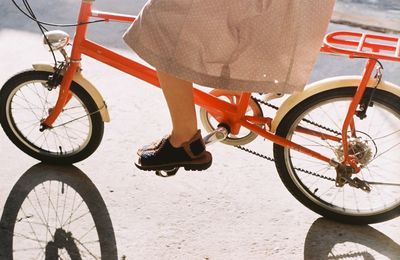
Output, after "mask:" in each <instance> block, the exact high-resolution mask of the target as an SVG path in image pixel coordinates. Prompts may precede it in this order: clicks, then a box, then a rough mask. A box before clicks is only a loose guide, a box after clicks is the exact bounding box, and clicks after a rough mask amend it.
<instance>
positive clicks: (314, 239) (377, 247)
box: [304, 218, 400, 260]
mask: <svg viewBox="0 0 400 260" xmlns="http://www.w3.org/2000/svg"><path fill="white" fill-rule="evenodd" d="M399 257H400V245H399V244H397V243H396V242H395V241H393V240H392V239H391V238H389V237H388V236H386V235H385V234H383V233H381V232H380V231H378V230H376V229H374V228H373V227H371V226H354V225H346V224H341V223H337V222H334V221H330V220H327V219H325V218H319V219H317V220H316V221H315V222H314V223H313V224H312V225H311V227H310V230H309V231H308V234H307V237H306V240H305V243H304V259H306V260H312V259H318V260H322V259H382V258H385V259H399Z"/></svg>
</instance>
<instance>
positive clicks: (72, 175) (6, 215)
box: [0, 163, 118, 260]
mask: <svg viewBox="0 0 400 260" xmlns="http://www.w3.org/2000/svg"><path fill="white" fill-rule="evenodd" d="M48 182H49V183H51V182H58V183H62V185H63V186H62V187H63V189H65V190H66V194H64V195H65V197H67V196H69V197H70V198H71V197H72V198H73V199H74V203H76V205H78V203H77V202H75V200H76V201H77V200H78V199H76V197H77V196H78V195H79V196H80V197H81V198H82V202H81V204H85V205H86V207H87V209H88V211H89V212H88V213H90V216H91V218H92V221H93V223H94V228H95V230H96V232H97V233H96V234H97V237H96V238H98V241H96V243H98V245H99V247H100V250H99V251H100V252H97V251H96V253H101V259H110V260H117V259H118V254H117V246H116V240H115V234H114V229H113V226H112V222H111V219H110V215H109V213H108V210H107V207H106V204H105V202H104V200H103V198H102V197H101V195H100V193H99V191H98V190H97V188H96V186H95V185H94V184H93V182H92V181H91V180H90V179H89V178H88V177H87V176H86V175H85V174H84V173H83V172H82V171H81V170H79V169H78V168H76V167H75V166H72V165H71V166H56V165H46V164H43V163H39V164H37V165H34V166H33V167H31V168H30V169H29V170H28V171H26V172H25V173H24V174H23V175H22V176H21V178H20V179H19V180H18V181H17V183H16V184H15V185H14V187H13V188H12V190H11V192H10V194H9V196H8V198H7V200H6V203H5V206H4V211H3V214H2V217H1V219H0V259H7V260H12V259H22V258H18V257H17V256H20V257H23V259H28V256H29V257H34V256H35V253H36V255H37V254H38V252H39V254H41V255H42V256H43V257H44V256H45V254H46V253H47V252H41V251H43V250H44V248H42V249H40V248H39V249H38V250H32V248H33V247H32V246H31V245H32V243H30V244H29V247H27V248H26V249H25V250H26V251H24V250H23V249H24V248H21V245H25V244H24V242H26V241H27V239H29V237H31V236H32V237H35V238H36V239H37V240H38V241H33V242H35V243H33V244H36V242H38V243H39V241H40V243H42V239H39V238H43V237H44V235H43V234H40V233H38V234H36V233H35V231H41V232H43V231H44V232H45V233H46V232H47V231H46V229H44V230H43V227H42V226H44V224H45V223H44V222H42V223H41V224H42V225H40V226H39V228H35V227H36V226H37V225H38V223H37V222H39V221H41V220H46V219H45V217H47V222H46V225H47V228H49V229H51V231H52V233H53V232H54V230H55V228H56V226H54V225H55V224H57V223H53V222H52V221H50V219H51V217H50V218H49V217H48V216H49V215H50V216H51V214H50V213H49V212H46V210H47V211H51V210H54V209H57V210H58V209H61V206H63V207H64V210H65V208H67V209H68V205H65V201H64V204H62V203H61V201H62V200H61V199H60V203H59V204H60V207H58V204H57V207H54V205H53V208H52V207H49V208H47V209H46V206H47V205H46V203H47V201H46V202H45V203H43V205H44V207H40V209H39V207H38V209H37V211H36V209H35V210H29V209H27V208H26V207H25V206H26V205H28V206H29V205H32V206H33V205H36V204H29V203H32V202H31V200H32V201H33V203H35V201H34V200H35V199H36V200H40V198H44V199H45V200H46V199H48V201H52V198H53V203H55V200H54V199H55V197H54V196H52V195H55V192H54V185H53V191H51V192H49V193H48V194H47V193H45V194H46V195H48V196H49V197H48V198H47V197H46V196H44V197H41V196H40V194H39V199H38V198H37V197H36V198H35V196H33V195H32V196H31V199H29V197H30V195H31V193H32V192H34V193H35V195H36V191H37V190H38V191H39V192H38V193H40V190H41V189H43V185H44V183H48ZM44 186H47V185H46V184H45V185H44ZM65 186H66V187H65ZM69 187H70V188H72V190H73V191H75V193H76V194H75V195H73V196H71V193H72V192H71V189H69ZM48 191H49V189H47V190H46V192H48ZM68 192H69V194H68ZM57 196H59V194H57ZM28 202H29V203H28ZM81 204H79V207H78V206H75V207H74V206H72V207H71V209H72V210H73V209H75V210H77V209H78V208H82V207H84V206H81ZM39 205H40V202H39ZM41 210H42V211H41ZM85 210H86V208H85ZM60 211H61V210H60ZM29 213H31V214H29ZM74 213H75V212H74ZM62 214H63V216H64V215H65V216H68V214H66V213H65V212H62ZM28 215H29V216H28ZM59 215H61V212H60V214H59ZM86 216H87V215H86ZM90 216H87V217H88V218H90ZM75 217H76V216H75V215H74V218H75ZM70 218H72V211H71V215H70ZM78 220H80V221H81V222H82V219H78ZM24 221H25V222H29V225H28V224H26V223H24ZM56 222H57V221H56ZM61 222H62V223H67V222H64V221H61ZM18 225H23V227H27V228H26V229H24V228H23V227H22V228H18ZM35 225H36V226H35ZM77 225H78V227H79V228H86V229H88V230H90V232H94V230H92V229H91V226H92V224H91V225H87V226H85V225H84V224H77ZM32 226H33V227H32ZM66 226H67V224H65V227H66ZM65 227H63V228H65ZM68 227H71V230H68V229H67V231H71V232H72V233H74V232H76V231H75V230H72V229H73V228H72V226H70V223H69V224H68ZM75 227H76V226H75ZM16 229H18V230H22V231H24V232H25V234H19V233H18V234H17V233H16ZM65 229H66V228H65ZM86 229H85V230H84V232H86ZM33 234H35V236H34V235H33ZM75 234H77V233H75ZM14 239H17V241H14ZM86 239H87V238H86ZM49 240H50V237H48V239H47V240H46V241H45V242H46V243H48V242H52V241H49ZM14 242H18V243H14ZM28 242H29V241H28ZM86 243H89V242H87V241H86ZM91 243H93V241H91ZM82 244H83V245H85V241H82ZM78 245H80V244H78ZM88 245H89V246H90V244H86V247H83V246H82V247H80V250H82V251H83V253H87V252H86V251H85V250H88V248H89V246H88ZM16 247H17V249H18V250H16ZM43 247H44V246H43ZM92 247H93V245H92ZM96 249H97V248H96ZM60 250H61V249H60ZM20 251H21V252H22V254H23V255H22V256H21V255H18V252H20ZM46 251H47V248H46ZM62 253H63V254H64V255H65V254H66V252H62ZM67 253H68V254H70V253H69V252H67ZM83 253H81V254H83ZM69 256H70V257H71V255H69ZM81 256H82V255H81ZM16 257H17V258H16ZM34 259H37V258H34ZM43 259H44V258H43ZM46 259H47V258H46ZM57 259H58V258H57ZM63 259H65V258H63ZM71 259H81V258H73V257H71ZM83 259H100V258H98V257H94V254H92V255H90V254H87V256H86V257H84V258H83Z"/></svg>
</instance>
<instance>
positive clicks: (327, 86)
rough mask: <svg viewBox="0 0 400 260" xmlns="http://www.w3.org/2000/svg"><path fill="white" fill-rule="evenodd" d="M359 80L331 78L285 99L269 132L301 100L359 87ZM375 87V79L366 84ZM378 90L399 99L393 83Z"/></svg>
mask: <svg viewBox="0 0 400 260" xmlns="http://www.w3.org/2000/svg"><path fill="white" fill-rule="evenodd" d="M361 79H362V77H361V76H340V77H333V78H328V79H324V80H321V81H317V82H314V83H312V84H310V85H308V86H306V88H305V89H304V91H302V92H298V93H296V94H293V95H291V96H290V97H289V98H288V99H286V100H285V101H284V102H283V104H282V105H281V106H280V108H279V110H278V112H277V113H276V116H275V118H274V119H273V120H272V125H271V131H272V132H273V133H275V132H276V129H277V128H278V126H279V124H280V122H281V121H282V119H283V118H284V117H285V115H286V114H287V113H288V112H289V111H290V110H291V109H292V108H294V107H295V106H296V105H297V104H299V103H300V102H302V101H303V100H305V99H307V98H309V97H311V96H313V95H315V94H318V93H321V92H324V91H327V90H331V89H335V88H343V87H349V86H359V85H360V82H361ZM375 85H376V80H375V79H371V80H370V81H369V82H368V87H369V88H373V87H375ZM378 89H382V90H386V91H388V92H391V93H393V94H394V95H397V96H398V97H400V87H399V86H397V85H395V84H393V83H390V82H387V81H381V83H380V84H379V86H378Z"/></svg>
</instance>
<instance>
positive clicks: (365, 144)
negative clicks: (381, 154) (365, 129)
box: [335, 132, 376, 167]
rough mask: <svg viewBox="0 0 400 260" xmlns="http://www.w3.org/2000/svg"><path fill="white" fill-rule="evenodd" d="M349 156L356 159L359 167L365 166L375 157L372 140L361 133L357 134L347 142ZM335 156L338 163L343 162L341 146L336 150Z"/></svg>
mask: <svg viewBox="0 0 400 260" xmlns="http://www.w3.org/2000/svg"><path fill="white" fill-rule="evenodd" d="M348 147H349V148H348V149H349V155H351V156H353V157H355V158H357V160H358V162H359V163H360V165H361V167H364V166H366V165H367V164H368V163H369V162H370V161H371V160H372V159H373V158H374V157H375V155H376V149H375V147H376V146H375V143H374V141H373V140H372V138H371V137H370V136H369V135H367V134H365V133H362V132H358V133H357V137H353V138H350V139H349V140H348ZM335 153H336V156H337V158H338V159H339V161H343V159H344V152H343V144H340V145H339V146H338V147H337V148H336V151H335Z"/></svg>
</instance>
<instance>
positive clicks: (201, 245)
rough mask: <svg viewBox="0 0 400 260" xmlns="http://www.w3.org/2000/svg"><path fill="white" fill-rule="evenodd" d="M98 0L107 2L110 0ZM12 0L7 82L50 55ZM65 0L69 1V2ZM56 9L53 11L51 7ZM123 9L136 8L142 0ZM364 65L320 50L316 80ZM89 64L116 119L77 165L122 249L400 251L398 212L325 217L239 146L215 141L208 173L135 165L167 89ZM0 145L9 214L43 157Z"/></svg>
mask: <svg viewBox="0 0 400 260" xmlns="http://www.w3.org/2000/svg"><path fill="white" fill-rule="evenodd" d="M44 2H46V4H50V2H47V1H44V0H43V1H37V4H38V5H40V4H43V3H44ZM75 2H76V1H72V0H70V1H62V2H58V1H57V3H54V2H51V4H52V6H51V8H49V9H46V10H43V9H40V14H41V15H38V16H40V17H49V16H50V17H51V18H54V17H57V16H60V17H62V18H61V19H60V20H62V21H63V22H70V21H71V20H73V18H71V17H72V16H70V13H73V12H74V10H76V3H75ZM142 2H144V1H142ZM96 3H98V4H100V6H103V7H104V8H103V9H105V4H104V3H105V1H98V2H96ZM124 3H125V6H123V7H124V8H126V2H124ZM7 4H9V3H8V2H7V3H5V2H4V1H3V2H1V3H0V10H1V11H0V13H3V10H4V12H8V11H10V12H8V13H7V15H6V16H5V17H4V16H3V18H0V24H1V27H0V57H2V62H1V63H0V84H2V83H3V82H4V81H5V80H7V78H9V77H10V76H11V75H12V74H13V73H16V72H17V71H19V70H21V69H25V68H28V67H29V65H30V64H32V63H33V62H35V61H37V60H47V61H49V60H50V56H49V54H48V53H47V52H46V51H45V50H44V49H43V48H42V47H41V44H40V36H39V35H38V34H36V33H32V32H31V31H32V29H31V28H33V25H32V24H29V25H28V24H27V23H26V21H25V20H23V18H21V17H20V16H16V14H15V13H12V12H11V10H13V9H12V8H11V7H9V6H8V5H7ZM53 4H54V6H53ZM66 4H69V5H70V6H68V7H69V8H68V9H65V7H66V6H65V5H66ZM113 8H116V7H113ZM116 9H117V8H116ZM120 9H121V7H120ZM7 10H8V11H7ZM48 10H54V13H52V15H50V14H49V12H48ZM60 10H68V12H67V13H65V14H63V12H61V11H60ZM125 10H126V11H128V10H129V12H132V13H134V12H136V11H137V10H138V9H134V8H133V9H125ZM45 11H46V12H45ZM61 14H63V15H62V16H61ZM48 15H49V16H48ZM17 17H18V18H17ZM50 20H51V19H50ZM53 21H54V19H53ZM125 27H126V26H125ZM96 28H97V29H96V30H95V31H94V33H93V34H95V35H96V36H97V37H98V39H99V40H101V41H103V42H104V44H106V45H108V46H111V47H113V48H118V51H119V52H122V53H126V54H127V55H130V56H132V57H134V55H132V54H131V53H130V52H129V51H128V50H126V49H124V48H122V46H123V44H122V43H121V41H120V40H119V38H120V34H121V33H122V31H123V30H124V26H121V27H117V26H115V25H114V24H109V25H104V26H100V25H96ZM339 29H349V28H348V27H345V26H338V25H332V26H331V27H330V29H329V30H339ZM98 32H103V33H102V34H101V35H99V33H98ZM360 65H361V64H360V61H348V60H344V58H341V57H330V56H329V57H321V59H320V61H319V62H318V64H317V66H316V69H315V71H314V73H313V76H312V79H311V80H312V81H314V80H317V79H321V78H325V77H328V76H334V75H343V74H354V73H359V72H360V71H361V70H362V67H361V66H360ZM385 65H386V70H385V79H386V80H389V81H393V82H394V83H396V84H398V85H400V74H399V73H398V71H399V69H400V67H399V66H395V65H394V64H389V63H387V64H386V63H385ZM84 72H85V74H86V76H87V77H88V78H89V79H90V80H91V81H92V82H93V83H94V85H96V86H97V87H98V88H99V90H100V91H101V93H102V94H103V96H104V97H105V99H106V100H107V102H108V105H109V110H110V114H111V118H112V122H111V123H110V124H107V125H106V132H105V136H104V139H103V142H102V144H101V146H100V147H99V149H98V151H97V152H96V153H95V154H93V155H92V156H91V157H90V158H89V159H87V160H85V161H83V162H81V163H78V164H77V165H76V166H77V167H78V168H79V169H80V170H81V171H82V172H84V173H85V174H86V175H87V176H88V177H89V178H90V179H91V180H92V182H93V183H94V184H95V185H96V186H97V189H98V190H99V192H100V194H101V196H102V198H103V199H104V201H105V203H106V205H107V208H108V211H109V213H110V216H111V220H112V223H113V227H114V233H115V236H116V239H117V245H118V253H119V256H120V257H122V256H126V259H342V258H344V257H346V256H347V257H350V256H353V257H354V258H355V259H359V258H361V257H364V259H400V257H399V256H400V235H399V232H398V230H399V229H400V219H399V218H397V219H395V220H392V221H388V222H385V223H381V224H377V225H371V226H366V227H354V226H347V225H341V224H338V223H333V222H329V221H326V220H323V219H320V217H319V216H318V215H316V214H315V213H313V212H311V211H309V210H308V209H306V208H305V207H303V206H302V205H301V204H300V203H299V202H297V201H296V200H295V199H294V198H293V197H292V196H291V195H290V194H289V193H288V192H287V191H286V189H285V188H284V186H283V185H282V184H281V182H280V180H279V177H278V176H277V173H276V170H275V168H274V165H273V164H272V163H270V162H265V161H262V160H260V159H257V158H254V157H252V156H250V155H247V154H245V153H243V152H241V151H238V150H235V149H233V148H230V147H226V146H224V145H215V146H213V147H211V151H212V152H213V155H214V158H215V163H214V165H213V166H212V168H211V169H210V170H209V171H207V172H205V173H202V174H186V173H180V174H179V175H178V176H176V177H175V178H171V179H161V178H158V177H156V176H154V175H151V174H146V173H142V172H140V171H138V170H137V169H135V168H134V167H133V165H132V160H133V154H134V151H135V149H136V148H137V147H139V146H140V145H142V144H144V143H148V142H150V141H152V140H154V139H155V138H158V137H159V136H161V135H163V134H165V133H166V131H167V130H168V128H169V120H168V119H169V117H168V114H167V111H166V107H165V104H164V102H163V101H162V97H161V94H160V93H159V91H158V90H156V89H153V88H152V87H150V86H148V85H146V84H144V83H142V82H140V81H139V80H136V79H133V78H130V77H128V76H126V75H123V74H121V73H118V72H117V71H115V70H113V69H110V68H108V67H106V66H103V65H100V64H98V63H95V62H94V61H92V60H89V59H88V60H85V61H84ZM255 146H256V147H257V148H258V149H260V150H262V151H263V152H266V153H269V154H270V151H271V149H270V145H269V144H268V143H266V142H263V141H262V140H260V141H259V142H258V143H257V144H255ZM0 147H1V148H0V173H1V174H0V214H2V211H3V205H4V203H5V201H6V199H7V197H8V195H9V193H10V190H11V189H12V187H13V186H14V185H15V183H16V182H17V180H18V179H19V178H20V176H21V175H22V174H23V173H24V172H26V171H27V170H28V169H30V168H31V166H33V165H35V164H36V163H37V161H35V160H33V159H31V158H29V157H28V156H26V155H25V154H23V153H22V152H20V151H19V150H18V149H17V148H16V147H15V146H14V145H13V144H12V143H11V142H10V141H9V140H8V139H7V137H6V136H5V134H4V132H3V131H0ZM357 257H359V258H357ZM27 258H29V257H28V255H27ZM27 258H26V259H27Z"/></svg>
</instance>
